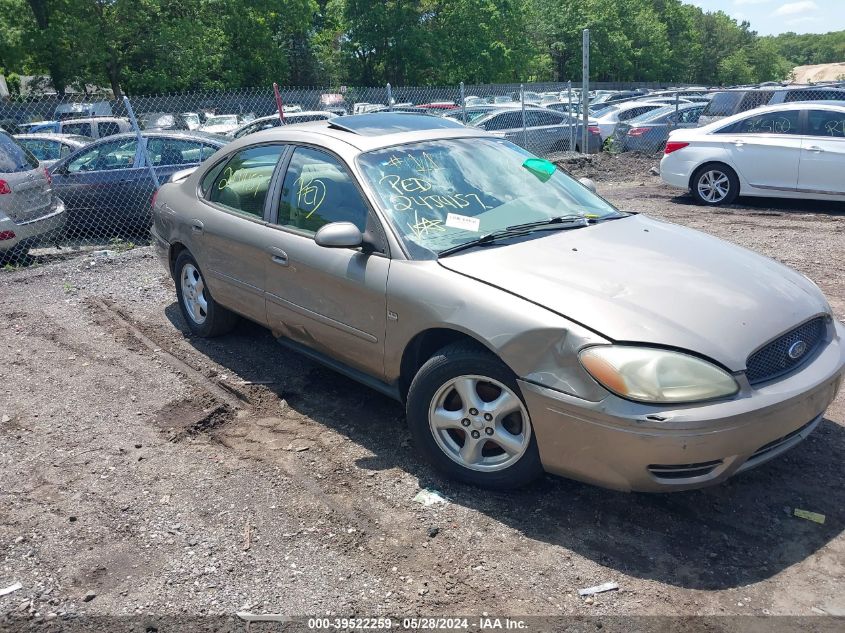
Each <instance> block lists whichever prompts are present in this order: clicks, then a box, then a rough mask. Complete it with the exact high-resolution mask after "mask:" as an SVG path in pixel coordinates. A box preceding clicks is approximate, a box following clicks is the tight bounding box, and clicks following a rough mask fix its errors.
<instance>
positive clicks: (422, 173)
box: [358, 138, 620, 255]
mask: <svg viewBox="0 0 845 633" xmlns="http://www.w3.org/2000/svg"><path fill="white" fill-rule="evenodd" d="M358 161H359V164H360V165H361V167H362V171H363V172H364V174H365V176H366V178H367V180H369V182H370V184H371V186H372V189H373V190H374V191H375V193H376V195H377V196H378V199H379V202H380V203H381V207H382V209H384V212H385V214H386V216H387V217H388V218H389V219H390V222H391V223H392V224H393V226H394V228H395V229H396V232H397V233H398V235H400V236H401V238H402V240H403V241H404V242H405V244H406V246H407V247H408V250H409V251H410V252H411V253H412V254H414V255H422V254H423V253H424V252H425V251H430V252H433V253H440V252H442V251H445V250H447V249H451V248H454V247H455V246H459V245H461V244H464V243H467V242H472V241H474V240H476V239H478V238H479V237H481V236H483V235H486V234H489V233H493V232H496V231H501V230H504V229H507V228H509V227H512V226H514V225H519V224H526V223H533V222H540V223H542V222H546V221H548V220H551V219H553V218H560V217H567V218H569V217H571V216H577V217H587V218H595V219H602V218H605V217H610V216H618V215H620V213H619V212H618V211H617V210H616V209H615V208H614V207H612V206H611V205H610V204H609V203H607V202H605V201H604V200H603V199H601V198H600V197H598V196H597V195H595V194H593V193H592V192H590V190H588V189H587V188H586V187H584V186H583V185H581V183H579V182H577V181H575V180H573V179H572V178H570V177H569V176H567V175H565V174H564V173H562V172H561V171H558V170H555V168H554V165H552V164H551V163H549V162H548V161H545V160H542V159H538V158H536V157H535V156H534V155H533V154H530V153H529V152H527V151H525V150H524V149H522V148H520V147H517V146H516V145H513V144H511V143H509V142H507V141H505V140H503V139H495V138H471V139H444V140H437V141H426V142H421V143H412V144H408V145H403V146H398V147H392V148H388V149H382V150H377V151H373V152H368V153H366V154H362V155H361V156H360V157H359V158H358ZM421 249H424V250H421Z"/></svg>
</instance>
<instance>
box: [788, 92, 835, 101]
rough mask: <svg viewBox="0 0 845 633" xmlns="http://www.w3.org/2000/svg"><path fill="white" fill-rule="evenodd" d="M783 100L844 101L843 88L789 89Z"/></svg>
mask: <svg viewBox="0 0 845 633" xmlns="http://www.w3.org/2000/svg"><path fill="white" fill-rule="evenodd" d="M784 101H787V102H793V101H845V90H791V91H789V92H787V93H786V98H784Z"/></svg>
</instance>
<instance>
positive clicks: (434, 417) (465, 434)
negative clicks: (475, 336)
mask: <svg viewBox="0 0 845 633" xmlns="http://www.w3.org/2000/svg"><path fill="white" fill-rule="evenodd" d="M428 420H429V426H430V428H431V432H432V435H433V436H434V439H435V441H436V442H437V445H438V446H439V447H440V449H441V450H442V451H443V452H444V453H445V454H446V455H447V456H448V457H449V458H450V459H451V460H453V461H454V462H456V463H458V464H460V465H461V466H463V467H465V468H469V469H471V470H478V471H484V472H493V471H499V470H504V469H505V468H508V467H510V466H512V465H513V464H515V463H516V462H517V461H519V459H520V458H521V457H522V456H523V455H524V454H525V451H526V450H527V449H528V445H529V444H530V442H531V422H530V420H529V417H528V411H527V410H526V408H525V405H524V404H523V403H522V400H521V399H520V398H519V396H517V395H516V394H515V393H514V392H513V391H511V390H510V389H509V388H508V387H507V386H506V385H504V384H502V383H500V382H498V381H497V380H493V379H492V378H487V377H484V376H474V375H468V376H458V377H456V378H452V379H451V380H449V381H448V382H446V383H445V384H444V385H443V386H441V387H440V389H438V390H437V392H436V393H435V394H434V397H433V398H432V400H431V406H430V407H429V413H428Z"/></svg>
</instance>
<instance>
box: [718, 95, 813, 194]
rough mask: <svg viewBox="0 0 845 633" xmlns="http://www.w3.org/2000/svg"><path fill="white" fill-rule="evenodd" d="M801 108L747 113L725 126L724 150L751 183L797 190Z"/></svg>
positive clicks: (753, 185) (770, 187)
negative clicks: (745, 115)
mask: <svg viewBox="0 0 845 633" xmlns="http://www.w3.org/2000/svg"><path fill="white" fill-rule="evenodd" d="M800 115H801V113H800V111H798V110H779V111H775V112H766V113H764V114H757V115H754V116H750V117H747V118H745V119H742V120H741V121H737V122H736V123H734V124H733V125H732V126H731V127H730V129H729V130H722V131H720V132H719V134H720V135H722V136H723V138H724V139H725V145H724V147H725V150H726V151H727V152H728V154H729V155H730V157H731V161H732V163H733V165H734V166H735V167H736V169H737V171H738V172H739V173H740V175H741V176H742V177H743V178H745V180H746V182H748V183H749V184H750V185H751V186H752V187H759V188H763V189H782V190H787V191H789V190H793V191H794V190H795V187H796V186H797V184H798V163H799V162H800V159H801V129H800Z"/></svg>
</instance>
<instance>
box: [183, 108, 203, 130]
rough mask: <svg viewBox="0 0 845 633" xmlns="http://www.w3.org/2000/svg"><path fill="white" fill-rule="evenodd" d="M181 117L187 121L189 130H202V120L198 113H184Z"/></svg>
mask: <svg viewBox="0 0 845 633" xmlns="http://www.w3.org/2000/svg"><path fill="white" fill-rule="evenodd" d="M180 116H181V117H182V119H183V120H184V121H185V123H187V124H188V129H189V130H198V129H200V126H201V125H202V121H201V120H200V115H199V113H198V112H182V113H181V114H180Z"/></svg>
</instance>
